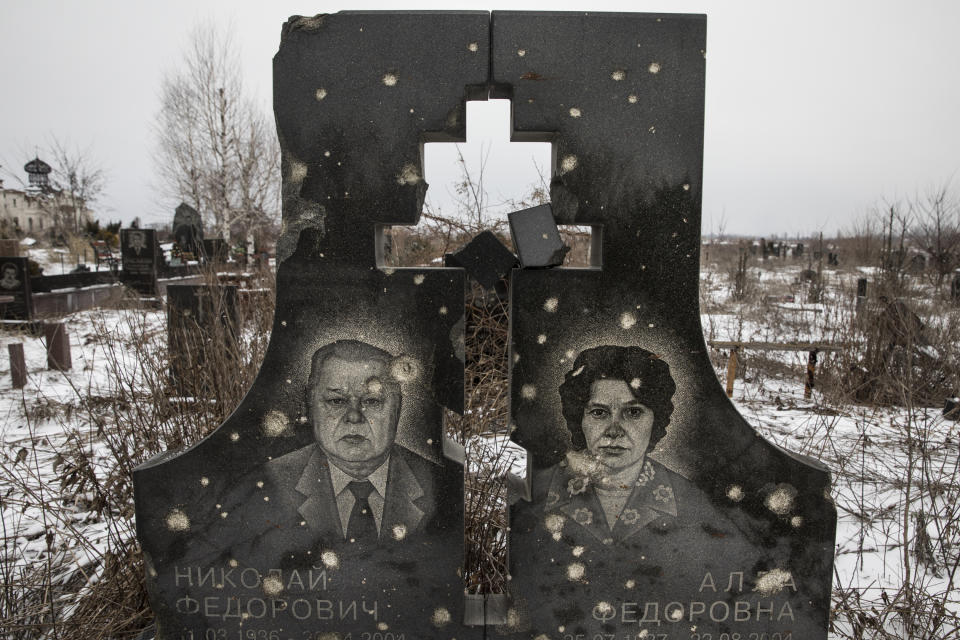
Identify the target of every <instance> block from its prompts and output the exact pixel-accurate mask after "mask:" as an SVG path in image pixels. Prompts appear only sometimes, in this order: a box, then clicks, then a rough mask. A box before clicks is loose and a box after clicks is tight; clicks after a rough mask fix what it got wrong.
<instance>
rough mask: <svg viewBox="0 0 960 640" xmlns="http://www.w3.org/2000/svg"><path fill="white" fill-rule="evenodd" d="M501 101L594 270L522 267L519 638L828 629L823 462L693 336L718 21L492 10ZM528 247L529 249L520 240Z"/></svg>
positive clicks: (514, 628)
mask: <svg viewBox="0 0 960 640" xmlns="http://www.w3.org/2000/svg"><path fill="white" fill-rule="evenodd" d="M492 33H493V34H494V40H493V42H494V46H493V52H492V56H491V60H492V74H493V84H492V86H493V95H495V96H498V97H509V98H510V99H511V100H512V102H513V127H514V130H513V139H515V140H551V141H552V142H553V144H554V149H553V151H554V153H553V156H554V158H555V166H554V167H553V179H552V183H551V201H552V206H553V213H554V216H555V218H556V221H557V222H558V223H560V224H575V225H589V226H592V227H593V234H594V238H597V237H598V236H599V238H600V244H601V245H602V252H594V253H593V254H592V255H593V256H594V261H595V264H596V265H597V266H594V267H592V268H584V269H573V268H570V269H563V268H560V269H551V270H542V269H540V270H538V269H521V270H519V271H515V272H514V274H513V279H512V296H511V314H512V315H511V329H512V334H511V336H512V338H511V339H512V345H511V347H512V363H513V369H512V379H511V393H512V395H511V398H512V402H511V413H512V419H513V421H514V424H515V425H516V430H515V432H514V439H515V440H516V441H517V442H518V443H519V444H521V445H523V446H524V447H526V448H527V450H528V452H529V454H530V459H531V467H532V468H531V470H530V473H529V474H528V477H527V482H528V484H527V486H526V487H525V488H524V490H523V491H521V493H526V494H527V495H525V496H515V499H516V502H515V503H514V505H513V507H512V510H511V528H510V532H511V533H510V545H509V548H510V566H511V580H510V581H509V583H508V585H509V592H510V593H509V595H510V599H511V601H510V608H509V610H508V615H507V621H506V623H505V624H504V625H503V627H502V628H501V629H500V631H501V632H502V633H503V634H505V635H506V636H508V637H516V638H558V639H561V640H596V639H601V638H602V639H612V638H616V639H617V640H620V639H621V638H623V639H626V638H638V637H643V638H669V639H671V640H677V639H680V638H682V639H683V640H688V639H689V640H706V639H712V640H717V639H718V638H741V639H742V640H747V639H748V638H749V639H753V638H766V639H767V640H786V639H787V638H793V639H794V640H799V639H801V638H803V639H804V640H807V639H815V638H821V639H822V638H826V634H827V622H828V613H829V605H830V586H831V576H832V561H833V536H834V527H835V518H836V513H835V510H834V507H833V505H832V503H831V501H830V496H829V487H830V484H829V475H828V473H827V471H826V470H825V469H824V468H823V467H821V466H819V465H818V464H817V463H815V462H813V461H811V460H806V459H801V458H800V457H798V456H795V455H792V454H790V453H787V452H786V451H784V450H782V449H779V448H778V447H776V446H774V445H773V444H770V443H768V442H766V441H764V440H763V439H762V438H760V437H758V435H757V434H756V433H755V432H754V430H753V429H752V428H751V427H750V425H748V424H747V423H746V422H745V420H744V419H743V418H742V417H741V416H740V415H739V414H738V412H737V411H736V409H735V408H734V406H733V405H732V404H731V402H730V401H729V400H728V399H727V398H726V395H725V394H724V392H723V390H722V389H721V387H720V385H719V384H718V382H717V378H716V375H715V374H714V371H713V368H712V367H711V365H710V361H709V359H708V356H707V349H706V346H705V344H704V339H703V331H702V328H701V326H700V317H699V310H698V270H699V246H700V202H701V196H702V188H703V183H702V154H703V123H704V101H703V100H704V77H705V75H704V74H705V46H706V44H705V43H706V20H705V18H704V17H703V16H692V15H642V14H632V15H631V14H593V13H576V14H573V13H570V14H563V13H551V14H536V13H525V12H494V13H493V22H492ZM521 255H522V252H521Z"/></svg>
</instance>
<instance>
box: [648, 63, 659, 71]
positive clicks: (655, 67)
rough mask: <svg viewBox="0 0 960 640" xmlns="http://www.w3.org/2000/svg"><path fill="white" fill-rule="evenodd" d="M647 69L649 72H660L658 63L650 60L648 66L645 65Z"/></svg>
mask: <svg viewBox="0 0 960 640" xmlns="http://www.w3.org/2000/svg"><path fill="white" fill-rule="evenodd" d="M647 71H649V72H650V73H660V63H659V62H651V63H650V66H649V67H647Z"/></svg>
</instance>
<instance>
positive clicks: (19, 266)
mask: <svg viewBox="0 0 960 640" xmlns="http://www.w3.org/2000/svg"><path fill="white" fill-rule="evenodd" d="M0 296H9V297H12V298H13V300H11V301H10V302H0V313H2V314H3V319H4V320H31V319H32V318H33V300H32V297H31V290H30V270H29V268H28V266H27V259H26V258H10V257H0Z"/></svg>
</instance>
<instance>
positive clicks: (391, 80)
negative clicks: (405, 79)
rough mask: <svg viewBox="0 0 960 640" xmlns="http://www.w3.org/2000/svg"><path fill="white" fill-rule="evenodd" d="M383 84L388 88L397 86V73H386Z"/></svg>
mask: <svg viewBox="0 0 960 640" xmlns="http://www.w3.org/2000/svg"><path fill="white" fill-rule="evenodd" d="M383 84H385V85H386V86H388V87H394V86H396V84H397V74H395V73H385V74H383Z"/></svg>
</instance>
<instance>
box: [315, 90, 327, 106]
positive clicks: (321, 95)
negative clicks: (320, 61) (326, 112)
mask: <svg viewBox="0 0 960 640" xmlns="http://www.w3.org/2000/svg"><path fill="white" fill-rule="evenodd" d="M316 96H317V102H320V101H321V100H323V99H324V98H326V97H327V90H326V89H324V88H323V87H320V88H319V89H317V93H316Z"/></svg>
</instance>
